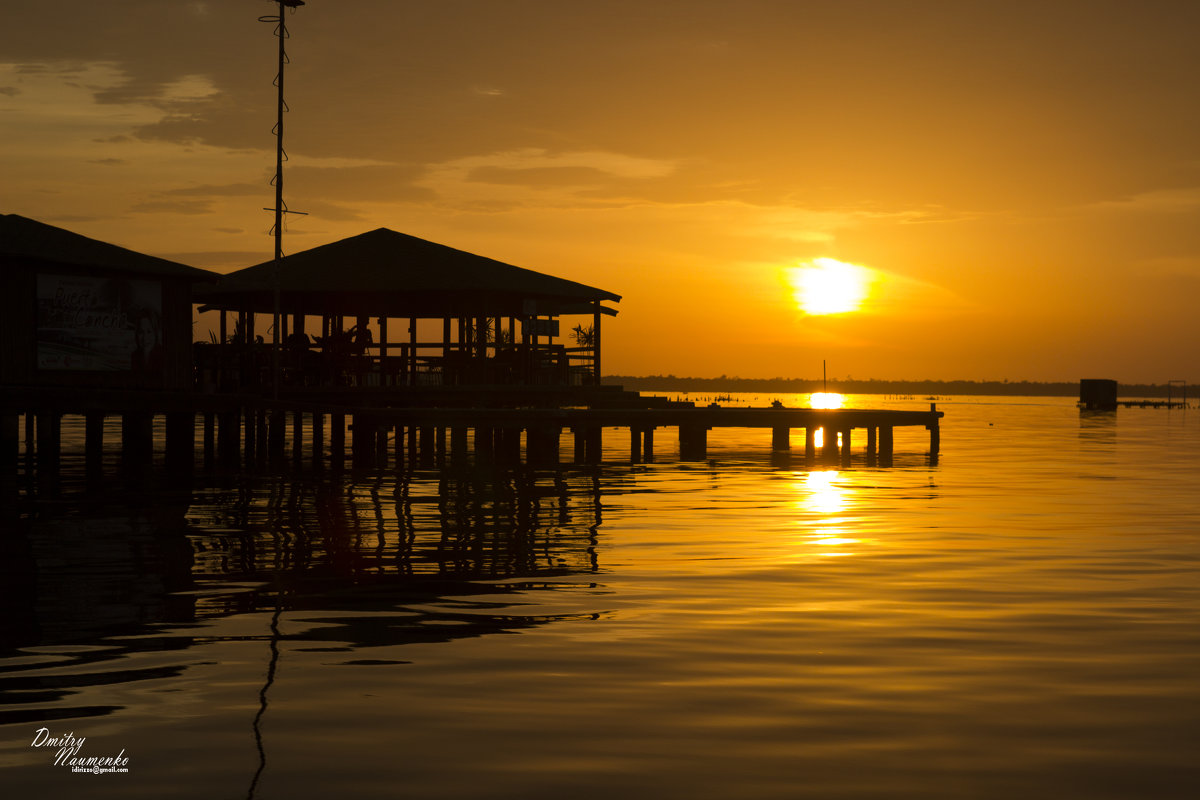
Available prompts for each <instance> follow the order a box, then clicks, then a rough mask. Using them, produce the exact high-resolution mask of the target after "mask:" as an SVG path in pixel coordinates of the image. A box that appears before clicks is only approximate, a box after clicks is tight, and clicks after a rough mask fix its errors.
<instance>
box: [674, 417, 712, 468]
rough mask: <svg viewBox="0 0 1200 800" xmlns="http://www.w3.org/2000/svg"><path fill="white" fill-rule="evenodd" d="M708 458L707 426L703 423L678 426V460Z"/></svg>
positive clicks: (702, 459) (701, 459)
mask: <svg viewBox="0 0 1200 800" xmlns="http://www.w3.org/2000/svg"><path fill="white" fill-rule="evenodd" d="M706 458H708V428H706V427H704V426H703V425H680V426H679V460H680V461H704V460H705V459H706Z"/></svg>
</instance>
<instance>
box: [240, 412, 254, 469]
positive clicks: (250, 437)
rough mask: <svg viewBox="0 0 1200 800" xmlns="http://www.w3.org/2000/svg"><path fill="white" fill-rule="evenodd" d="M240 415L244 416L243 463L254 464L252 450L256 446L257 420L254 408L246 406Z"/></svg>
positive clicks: (248, 465) (250, 465)
mask: <svg viewBox="0 0 1200 800" xmlns="http://www.w3.org/2000/svg"><path fill="white" fill-rule="evenodd" d="M241 413H242V415H243V416H244V417H245V422H244V426H245V433H244V434H243V437H244V438H245V441H246V444H245V447H243V448H242V449H243V450H244V451H245V452H244V456H245V464H246V466H247V467H252V466H254V452H255V450H256V449H257V447H258V428H257V425H258V421H257V417H256V416H255V413H254V409H253V408H250V407H249V406H247V407H246V408H245V409H243V410H242V412H241Z"/></svg>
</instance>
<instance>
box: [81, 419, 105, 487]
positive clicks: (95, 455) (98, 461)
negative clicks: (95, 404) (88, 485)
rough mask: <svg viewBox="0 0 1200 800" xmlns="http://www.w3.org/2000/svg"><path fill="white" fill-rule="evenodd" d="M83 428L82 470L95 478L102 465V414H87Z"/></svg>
mask: <svg viewBox="0 0 1200 800" xmlns="http://www.w3.org/2000/svg"><path fill="white" fill-rule="evenodd" d="M83 428H84V430H83V461H84V471H85V472H86V473H87V475H88V477H89V478H96V477H99V476H100V473H101V472H102V471H103V467H104V414H103V413H100V412H93V413H90V414H87V415H86V416H85V417H84V423H83Z"/></svg>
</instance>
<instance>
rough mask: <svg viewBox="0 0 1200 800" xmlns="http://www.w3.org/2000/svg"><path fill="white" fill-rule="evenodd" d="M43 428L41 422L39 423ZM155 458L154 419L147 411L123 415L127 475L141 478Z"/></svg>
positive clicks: (124, 460) (124, 461) (124, 464)
mask: <svg viewBox="0 0 1200 800" xmlns="http://www.w3.org/2000/svg"><path fill="white" fill-rule="evenodd" d="M38 426H39V427H41V420H39V421H38ZM153 458H154V417H153V416H151V415H150V413H149V412H146V411H127V412H125V413H124V414H122V415H121V467H122V469H124V471H125V472H126V474H127V475H134V476H140V475H142V474H145V473H146V472H148V471H149V469H150V464H151V461H152V460H153Z"/></svg>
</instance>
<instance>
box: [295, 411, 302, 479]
mask: <svg viewBox="0 0 1200 800" xmlns="http://www.w3.org/2000/svg"><path fill="white" fill-rule="evenodd" d="M303 461H304V412H303V411H293V412H292V463H293V464H294V465H296V466H300V464H301V463H302V462H303Z"/></svg>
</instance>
